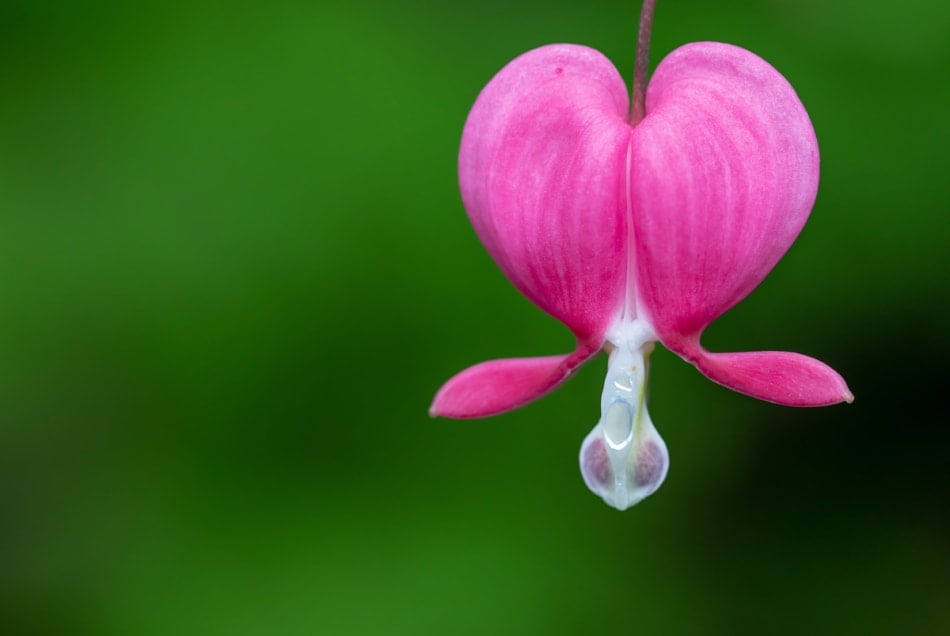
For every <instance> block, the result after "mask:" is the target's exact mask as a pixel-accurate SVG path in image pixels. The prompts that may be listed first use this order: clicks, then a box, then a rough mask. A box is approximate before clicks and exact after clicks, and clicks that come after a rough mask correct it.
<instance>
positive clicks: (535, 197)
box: [459, 44, 631, 373]
mask: <svg viewBox="0 0 950 636" xmlns="http://www.w3.org/2000/svg"><path fill="white" fill-rule="evenodd" d="M626 111H627V91H626V87H625V85H624V82H623V80H622V79H621V77H620V76H619V75H618V73H617V70H616V69H615V68H614V67H613V65H612V64H611V63H610V62H609V61H608V60H607V59H606V58H605V57H604V56H603V55H601V54H600V53H599V52H597V51H595V50H593V49H589V48H586V47H582V46H576V45H567V44H557V45H550V46H545V47H542V48H539V49H535V50H533V51H529V52H528V53H525V54H524V55H522V56H520V57H518V58H516V59H515V60H513V61H512V62H511V63H509V64H508V65H507V66H505V67H504V68H503V69H502V70H501V71H500V72H499V73H498V74H497V75H496V76H495V77H494V78H493V79H492V80H491V82H489V83H488V85H487V86H486V87H485V88H484V89H483V90H482V92H481V94H480V95H479V96H478V99H477V101H476V102H475V105H474V106H473V107H472V111H471V113H470V114H469V116H468V120H467V122H466V124H465V131H464V133H463V135H462V147H461V151H460V152H459V182H460V185H461V190H462V200H463V202H464V203H465V208H466V209H467V210H468V214H469V218H470V219H471V221H472V225H473V226H474V227H475V231H476V232H477V233H478V236H479V237H480V238H481V240H482V242H483V243H484V244H485V247H486V248H487V249H488V251H489V253H490V254H491V255H492V257H493V258H494V259H495V261H496V262H497V263H498V265H499V266H500V267H501V269H502V271H504V273H505V275H507V276H508V278H509V279H510V280H511V282H512V283H514V285H515V287H517V288H518V289H519V290H520V291H521V292H522V293H523V294H524V295H525V296H527V297H528V298H529V299H530V300H531V301H532V302H534V303H535V304H536V305H538V306H539V307H540V308H541V309H543V310H544V311H546V312H548V313H549V314H551V315H552V316H554V317H555V318H557V319H559V320H561V321H562V322H564V323H565V324H567V326H568V327H570V328H571V330H572V331H573V332H574V333H575V335H577V336H578V338H579V339H581V340H589V339H594V338H598V337H600V336H602V335H603V333H604V331H605V330H606V329H607V327H608V326H609V325H610V323H611V322H612V321H613V320H614V319H615V318H616V317H617V316H618V315H619V313H620V311H621V309H622V305H623V300H624V287H625V278H626V252H627V249H626V225H627V224H626V217H625V205H626V191H625V188H626V183H625V169H624V166H625V160H626V153H627V147H628V143H629V139H630V134H631V129H630V127H629V126H628V125H627V123H626V121H625V116H626ZM522 364H523V363H522ZM538 373H540V371H538Z"/></svg>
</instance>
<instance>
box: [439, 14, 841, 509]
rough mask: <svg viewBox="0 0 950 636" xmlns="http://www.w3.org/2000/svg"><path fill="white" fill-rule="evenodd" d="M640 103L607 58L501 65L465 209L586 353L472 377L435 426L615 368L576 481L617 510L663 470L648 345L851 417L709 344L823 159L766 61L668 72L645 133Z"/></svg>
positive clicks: (806, 200)
mask: <svg viewBox="0 0 950 636" xmlns="http://www.w3.org/2000/svg"><path fill="white" fill-rule="evenodd" d="M651 15H652V11H651ZM642 20H643V18H642V17H641V40H642V39H643V27H642ZM647 33H648V29H647ZM640 57H641V56H639V55H638V64H637V66H638V69H640V68H641V67H642V68H643V69H644V71H645V66H646V62H645V59H640ZM643 58H645V54H644V55H643ZM642 75H645V72H644V73H643V74H642ZM637 88H638V85H637V81H636V80H635V82H634V100H635V101H634V105H633V108H632V110H630V111H628V98H627V91H626V87H625V85H624V82H623V80H622V79H621V77H620V75H619V74H618V72H617V70H616V69H615V68H614V67H613V65H612V64H611V63H610V62H609V61H608V60H607V59H606V58H605V57H604V56H603V55H601V54H600V53H599V52H597V51H595V50H593V49H590V48H586V47H583V46H577V45H569V44H555V45H550V46H544V47H541V48H539V49H535V50H533V51H529V52H528V53H525V54H524V55H522V56H520V57H518V58H517V59H515V60H514V61H512V62H510V63H509V64H508V65H507V66H505V67H504V68H503V69H502V70H501V71H500V72H499V73H498V74H497V75H496V76H495V77H494V78H493V79H492V80H491V81H490V82H489V83H488V85H487V86H486V87H485V88H484V89H483V90H482V92H481V94H480V95H479V96H478V99H477V100H476V102H475V105H474V107H473V108H472V111H471V113H470V114H469V116H468V121H467V122H466V124H465V130H464V132H463V135H462V146H461V151H460V153H459V181H460V184H461V191H462V199H463V202H464V204H465V208H466V210H467V211H468V214H469V217H470V219H471V221H472V225H473V226H474V228H475V231H476V232H477V233H478V236H479V238H480V239H481V240H482V242H483V243H484V244H485V247H486V248H487V249H488V251H489V253H490V254H491V256H492V257H493V258H494V259H495V261H496V262H497V263H498V265H499V266H500V267H501V269H502V270H503V271H504V273H505V274H506V275H507V276H508V278H509V279H510V280H511V281H512V283H514V285H515V286H516V287H517V288H518V289H519V290H520V291H521V292H522V293H523V294H524V295H525V296H527V297H528V298H529V299H530V300H531V301H532V302H534V303H535V304H536V305H537V306H538V307H540V308H541V309H543V310H544V311H545V312H547V313H548V314H550V315H551V316H553V317H555V318H557V319H558V320H560V321H561V322H563V323H564V324H565V325H567V326H568V327H569V328H570V329H571V331H572V332H573V333H574V335H575V337H576V339H577V348H576V349H575V351H574V352H573V353H571V354H568V355H562V356H549V357H541V358H518V359H506V360H493V361H490V362H483V363H481V364H478V365H476V366H474V367H471V368H469V369H466V370H464V371H462V372H461V373H459V374H458V375H456V376H455V377H453V378H452V379H450V380H449V381H448V382H447V383H446V384H445V385H444V386H443V387H442V388H441V389H440V390H439V392H438V393H437V395H436V396H435V400H434V402H433V404H432V407H431V409H430V413H431V414H432V415H440V416H446V417H453V418H473V417H483V416H488V415H495V414H498V413H502V412H505V411H508V410H511V409H514V408H517V407H519V406H523V405H525V404H527V403H529V402H531V401H533V400H536V399H538V398H539V397H541V396H543V395H545V394H546V393H548V392H550V391H552V390H553V389H554V388H556V387H557V386H559V385H560V384H561V383H563V382H564V381H565V380H567V378H568V377H570V376H571V374H572V373H573V372H574V371H575V370H576V369H577V368H578V366H580V365H581V364H582V363H583V362H585V361H586V360H588V359H589V358H591V357H592V356H594V355H595V354H596V353H597V352H598V351H600V350H601V349H606V350H607V351H609V352H610V356H609V362H608V369H607V378H606V381H605V384H604V390H603V394H602V396H601V418H600V421H599V422H598V423H597V425H596V426H595V427H594V429H593V430H592V431H591V433H590V434H589V435H588V436H587V438H586V439H585V441H584V443H583V445H582V447H581V454H580V463H581V471H582V473H583V476H584V480H585V482H586V483H587V485H588V487H589V488H590V489H591V490H592V491H593V492H595V493H596V494H598V495H600V496H601V497H603V498H604V500H605V501H606V502H607V503H609V504H610V505H612V506H614V507H616V508H619V509H624V508H627V507H629V506H632V505H633V504H635V503H637V502H638V501H640V500H641V499H643V498H644V497H646V496H647V495H649V494H650V493H652V492H653V491H654V490H656V488H657V487H658V486H659V485H660V483H662V481H663V479H664V477H665V475H666V471H667V467H668V455H667V450H666V445H665V444H664V442H663V440H662V439H661V438H660V436H659V435H658V434H657V432H656V429H655V428H654V426H653V423H652V421H651V419H650V416H649V414H648V413H647V409H646V404H645V398H646V387H647V371H648V369H647V361H648V357H649V354H650V352H651V351H652V349H653V343H654V342H655V341H657V340H659V341H660V342H661V343H663V345H664V346H666V347H667V348H668V349H670V350H672V351H673V352H675V353H677V354H678V355H679V356H681V357H682V358H683V359H685V360H687V361H689V362H691V363H693V364H694V365H695V366H696V367H697V368H698V369H699V371H700V372H701V373H702V374H703V375H705V376H706V377H708V378H709V379H711V380H713V381H714V382H717V383H719V384H722V385H724V386H726V387H729V388H731V389H733V390H735V391H739V392H740V393H744V394H746V395H750V396H752V397H755V398H759V399H761V400H767V401H770V402H775V403H778V404H785V405H789V406H823V405H828V404H834V403H837V402H841V401H848V402H850V401H851V400H852V399H853V398H852V395H851V393H850V392H849V390H848V387H847V385H846V384H845V382H844V380H843V379H842V378H841V376H839V375H838V374H837V373H836V372H835V371H834V370H832V369H831V368H830V367H828V366H826V365H825V364H823V363H821V362H819V361H818V360H815V359H813V358H809V357H806V356H804V355H800V354H797V353H788V352H776V351H765V352H747V353H711V352H709V351H706V350H705V349H704V348H703V347H702V345H701V344H700V337H701V335H702V333H703V330H704V329H705V328H706V327H707V326H708V325H709V324H710V323H711V322H712V321H713V320H715V319H716V318H717V317H719V316H720V315H722V314H723V313H724V312H725V311H726V310H728V309H729V308H730V307H732V306H733V305H735V304H736V303H738V302H739V301H740V300H742V299H743V298H744V297H745V296H746V295H747V294H749V292H751V291H752V290H753V289H754V288H755V287H756V285H758V284H759V283H760V282H761V281H762V279H763V278H764V277H765V276H766V274H767V273H768V272H769V271H770V270H771V269H772V267H773V266H774V265H775V264H776V263H777V262H778V260H779V259H780V258H781V257H782V255H783V254H784V253H785V252H786V251H787V250H788V248H789V247H790V246H791V244H792V242H793V241H794V240H795V238H796V236H797V235H798V233H799V231H800V230H801V229H802V226H803V225H804V224H805V221H806V220H807V218H808V215H809V213H810V211H811V208H812V205H813V203H814V200H815V195H816V192H817V188H818V146H817V142H816V140H815V134H814V131H813V129H812V126H811V122H810V121H809V119H808V115H807V113H806V112H805V109H804V107H803V106H802V104H801V102H800V101H799V99H798V97H797V95H796V94H795V91H794V90H793V89H792V87H791V86H790V85H789V84H788V82H787V81H786V80H785V78H784V77H782V76H781V75H780V74H779V73H778V72H777V71H776V70H775V69H774V68H772V67H771V66H770V65H769V64H768V63H767V62H765V61H764V60H762V59H761V58H759V57H757V56H756V55H754V54H752V53H750V52H749V51H746V50H744V49H741V48H738V47H735V46H731V45H728V44H720V43H714V42H698V43H693V44H687V45H686V46H683V47H681V48H679V49H677V50H675V51H673V52H672V53H671V54H670V55H669V56H667V57H666V59H664V60H663V61H662V62H661V63H660V65H659V66H658V68H657V69H656V72H655V74H654V76H653V78H652V79H651V81H650V84H649V88H648V90H647V91H646V96H645V103H644V104H641V105H639V108H641V109H643V110H642V111H641V112H642V114H638V104H637V102H636V98H637V92H638V91H637ZM628 112H632V115H631V114H628Z"/></svg>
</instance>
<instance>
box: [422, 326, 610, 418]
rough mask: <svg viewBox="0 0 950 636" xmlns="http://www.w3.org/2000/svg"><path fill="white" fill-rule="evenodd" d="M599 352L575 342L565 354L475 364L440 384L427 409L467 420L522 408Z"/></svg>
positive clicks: (559, 382) (565, 378) (437, 415)
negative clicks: (572, 348)
mask: <svg viewBox="0 0 950 636" xmlns="http://www.w3.org/2000/svg"><path fill="white" fill-rule="evenodd" d="M599 349H600V347H599V346H598V345H595V344H582V343H578V347H577V349H576V350H575V351H574V352H573V353H570V354H568V355H563V356H547V357H543V358H509V359H505V360H491V361H489V362H482V363H481V364H476V365H475V366H473V367H469V368H468V369H465V370H464V371H462V372H460V373H458V374H456V375H455V376H454V377H452V378H451V379H449V381H448V382H446V383H445V384H443V385H442V388H440V389H439V391H438V393H436V394H435V399H434V400H433V401H432V406H431V407H429V415H431V416H433V417H440V416H441V417H451V418H456V419H470V418H474V417H488V416H489V415H497V414H499V413H504V412H506V411H511V410H513V409H516V408H518V407H520V406H524V405H525V404H528V403H529V402H533V401H534V400H537V399H538V398H540V397H542V396H544V395H546V394H547V393H550V392H551V391H553V390H554V389H556V388H557V387H559V386H560V385H561V384H563V383H564V382H565V381H566V380H567V379H568V378H569V377H570V376H571V375H572V374H573V373H574V371H575V370H576V369H577V368H578V367H579V366H580V365H581V364H583V363H584V362H586V361H587V360H589V359H590V358H591V357H592V356H593V355H594V354H596V353H597V352H598V351H599Z"/></svg>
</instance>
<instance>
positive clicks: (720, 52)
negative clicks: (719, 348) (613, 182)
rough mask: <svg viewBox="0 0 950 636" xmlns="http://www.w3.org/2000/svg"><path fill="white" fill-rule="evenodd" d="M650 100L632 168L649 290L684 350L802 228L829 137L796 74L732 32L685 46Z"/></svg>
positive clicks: (657, 79) (644, 291)
mask: <svg viewBox="0 0 950 636" xmlns="http://www.w3.org/2000/svg"><path fill="white" fill-rule="evenodd" d="M646 106H647V116H646V117H645V118H644V120H643V121H642V122H641V123H640V125H639V126H637V127H636V129H635V130H634V133H633V142H632V160H631V172H630V194H631V201H632V214H633V219H634V221H633V225H634V228H635V237H634V238H635V242H636V259H637V262H636V272H637V284H638V286H639V289H638V298H639V302H640V306H641V307H642V308H644V309H645V310H646V313H647V314H648V315H649V319H650V322H651V323H652V325H653V327H654V329H655V330H656V332H657V334H658V335H659V336H660V339H661V340H662V341H663V343H664V344H666V345H667V346H670V347H671V348H673V349H674V350H679V349H678V347H677V343H678V342H679V341H680V340H681V339H683V338H685V337H690V336H694V335H696V334H698V333H700V332H701V331H702V330H703V329H704V328H705V327H706V325H708V324H709V323H710V322H712V320H713V319H715V318H716V317H717V316H719V315H721V314H722V313H723V312H725V311H726V310H727V309H729V308H730V307H732V306H733V305H735V304H736V303H737V302H739V301H740V300H742V299H743V298H744V297H745V296H746V295H747V294H748V293H749V292H750V291H752V290H753V289H754V288H755V286H756V285H758V284H759V282H761V280H762V279H763V278H765V275H766V274H768V272H769V271H770V270H771V269H772V267H773V266H774V265H775V264H776V263H777V262H778V260H779V259H780V258H781V257H782V255H783V254H785V252H786V251H787V250H788V248H789V247H790V246H791V244H792V242H793V241H794V240H795V237H796V236H798V233H799V231H800V230H801V229H802V226H803V225H804V224H805V221H806V220H807V219H808V215H809V213H810V212H811V208H812V204H813V203H814V201H815V195H816V193H817V190H818V145H817V142H816V140H815V134H814V131H813V129H812V126H811V122H810V121H809V119H808V114H807V113H806V112H805V109H804V107H803V106H802V104H801V102H800V101H799V100H798V97H797V96H796V95H795V91H794V90H792V87H791V86H790V85H789V84H788V82H787V81H785V78H784V77H782V76H781V75H780V74H779V73H778V71H776V70H775V69H774V68H772V67H771V66H769V64H768V63H766V62H765V61H764V60H762V59H761V58H759V57H757V56H756V55H754V54H752V53H750V52H748V51H746V50H744V49H741V48H738V47H735V46H730V45H727V44H719V43H714V42H698V43H694V44H687V45H686V46H683V47H680V48H679V49H676V50H675V51H673V52H672V53H671V54H670V55H669V56H667V57H666V59H664V60H663V61H662V62H661V63H660V65H659V67H658V68H657V70H656V73H655V74H654V76H653V78H652V79H651V81H650V86H649V89H648V92H647V104H646Z"/></svg>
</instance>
